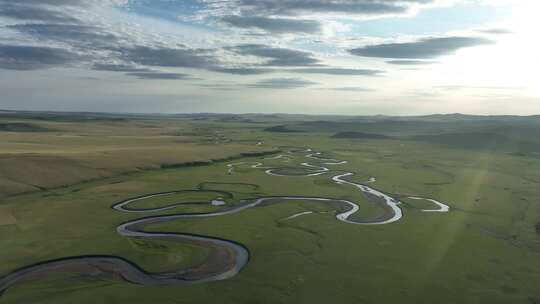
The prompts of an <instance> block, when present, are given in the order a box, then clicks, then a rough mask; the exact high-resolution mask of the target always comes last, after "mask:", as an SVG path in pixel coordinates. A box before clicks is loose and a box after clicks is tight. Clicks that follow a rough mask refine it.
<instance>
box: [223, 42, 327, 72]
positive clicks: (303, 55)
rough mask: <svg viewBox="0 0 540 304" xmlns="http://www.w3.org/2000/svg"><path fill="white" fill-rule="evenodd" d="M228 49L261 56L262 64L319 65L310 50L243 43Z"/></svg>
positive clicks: (286, 65) (287, 65)
mask: <svg viewBox="0 0 540 304" xmlns="http://www.w3.org/2000/svg"><path fill="white" fill-rule="evenodd" d="M228 49H229V50H231V51H233V52H235V53H237V54H240V55H248V56H255V57H259V58H263V59H265V60H266V62H264V63H262V64H261V65H264V66H281V67H294V66H319V65H320V61H319V60H318V59H317V58H315V57H314V56H313V54H312V53H310V52H305V51H299V50H293V49H287V48H279V47H272V46H267V45H263V44H243V45H238V46H235V47H231V48H228Z"/></svg>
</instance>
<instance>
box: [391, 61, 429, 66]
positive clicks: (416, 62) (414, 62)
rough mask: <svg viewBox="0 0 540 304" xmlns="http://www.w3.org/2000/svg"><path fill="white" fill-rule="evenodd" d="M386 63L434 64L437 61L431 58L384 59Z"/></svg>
mask: <svg viewBox="0 0 540 304" xmlns="http://www.w3.org/2000/svg"><path fill="white" fill-rule="evenodd" d="M386 63H388V64H394V65H428V64H436V63H437V61H432V60H388V61H386Z"/></svg>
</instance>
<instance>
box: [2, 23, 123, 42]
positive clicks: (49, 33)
mask: <svg viewBox="0 0 540 304" xmlns="http://www.w3.org/2000/svg"><path fill="white" fill-rule="evenodd" d="M7 28H9V29H13V30H17V31H19V32H22V33H25V34H27V35H31V36H33V37H35V38H37V39H40V40H54V41H58V42H65V43H72V44H74V45H78V46H81V45H85V46H86V47H88V46H90V47H92V48H96V47H104V46H112V45H115V44H116V42H117V41H118V37H117V36H116V35H114V34H111V33H107V32H105V31H104V30H103V29H102V28H101V27H96V26H91V25H81V24H42V23H35V24H34V23H29V24H16V25H10V26H7Z"/></svg>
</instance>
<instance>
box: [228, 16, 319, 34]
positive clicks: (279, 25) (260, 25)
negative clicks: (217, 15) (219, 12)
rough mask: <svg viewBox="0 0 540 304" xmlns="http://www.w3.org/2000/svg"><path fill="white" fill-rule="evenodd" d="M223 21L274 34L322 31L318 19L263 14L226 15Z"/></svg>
mask: <svg viewBox="0 0 540 304" xmlns="http://www.w3.org/2000/svg"><path fill="white" fill-rule="evenodd" d="M221 21H223V22H225V23H226V24H228V25H231V26H235V27H239V28H247V29H258V30H263V31H266V32H269V33H273V34H284V33H304V34H314V33H319V32H320V31H321V24H320V23H319V22H318V21H314V20H299V19H290V18H268V17H262V16H251V17H244V16H226V17H223V18H222V19H221Z"/></svg>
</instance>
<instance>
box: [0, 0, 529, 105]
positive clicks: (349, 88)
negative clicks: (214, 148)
mask: <svg viewBox="0 0 540 304" xmlns="http://www.w3.org/2000/svg"><path fill="white" fill-rule="evenodd" d="M539 10H540V1H537V0H281V1H279V0H17V1H15V0H0V109H6V110H40V111H41V110H45V111H90V112H131V113H195V112H205V113H209V112H215V113H304V114H346V115H374V114H384V115H421V114H433V113H466V114H491V115H493V114H519V115H533V114H540V77H538V76H537V71H538V70H540V57H539V55H538V54H540V37H539V36H538V29H539V28H540V18H538V17H537V14H538V11H539Z"/></svg>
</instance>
